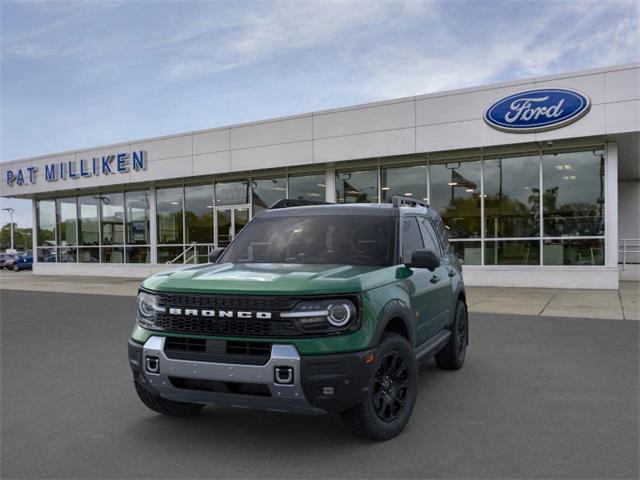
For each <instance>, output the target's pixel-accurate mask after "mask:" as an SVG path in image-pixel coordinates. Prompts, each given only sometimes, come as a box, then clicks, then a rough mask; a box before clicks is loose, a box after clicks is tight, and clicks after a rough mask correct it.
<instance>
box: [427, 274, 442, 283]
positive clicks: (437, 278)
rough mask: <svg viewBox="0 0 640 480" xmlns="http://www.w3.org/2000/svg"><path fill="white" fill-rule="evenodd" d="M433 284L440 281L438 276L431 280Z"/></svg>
mask: <svg viewBox="0 0 640 480" xmlns="http://www.w3.org/2000/svg"><path fill="white" fill-rule="evenodd" d="M429 281H430V282H431V283H438V282H439V281H440V277H439V276H437V275H434V276H433V277H431V280H429Z"/></svg>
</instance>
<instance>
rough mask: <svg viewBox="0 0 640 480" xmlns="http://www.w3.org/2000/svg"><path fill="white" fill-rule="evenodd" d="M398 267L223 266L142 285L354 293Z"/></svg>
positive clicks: (392, 276) (385, 279) (391, 276)
mask: <svg viewBox="0 0 640 480" xmlns="http://www.w3.org/2000/svg"><path fill="white" fill-rule="evenodd" d="M396 270H397V267H368V266H353V265H300V264H273V263H241V264H232V263H222V264H207V265H199V266H195V267H188V268H183V269H181V270H177V271H172V272H161V273H157V274H155V275H153V276H151V277H149V278H148V279H146V280H145V281H144V282H143V283H142V286H143V287H144V288H148V289H150V290H156V291H164V292H190V293H232V294H246V295H315V294H323V293H354V292H362V291H365V290H369V289H371V288H376V287H380V286H383V285H386V284H389V283H392V282H394V281H395V280H396Z"/></svg>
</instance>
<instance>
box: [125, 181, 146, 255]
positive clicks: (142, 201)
mask: <svg viewBox="0 0 640 480" xmlns="http://www.w3.org/2000/svg"><path fill="white" fill-rule="evenodd" d="M148 195H149V194H148V192H125V194H124V199H125V219H126V229H127V242H126V243H127V244H129V245H148V244H149V241H150V240H149V238H150V236H149V196H148ZM127 263H128V260H127ZM132 263H146V262H132Z"/></svg>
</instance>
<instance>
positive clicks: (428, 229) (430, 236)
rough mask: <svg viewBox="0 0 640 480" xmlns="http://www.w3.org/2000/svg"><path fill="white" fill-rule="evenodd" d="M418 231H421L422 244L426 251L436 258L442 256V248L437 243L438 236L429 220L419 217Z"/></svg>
mask: <svg viewBox="0 0 640 480" xmlns="http://www.w3.org/2000/svg"><path fill="white" fill-rule="evenodd" d="M420 230H421V231H422V236H423V237H424V244H425V247H424V248H426V249H427V250H431V251H432V252H433V253H435V254H436V255H438V256H442V247H441V245H440V242H439V241H438V236H437V235H436V232H435V231H434V229H433V224H432V223H431V220H429V219H428V218H426V217H420Z"/></svg>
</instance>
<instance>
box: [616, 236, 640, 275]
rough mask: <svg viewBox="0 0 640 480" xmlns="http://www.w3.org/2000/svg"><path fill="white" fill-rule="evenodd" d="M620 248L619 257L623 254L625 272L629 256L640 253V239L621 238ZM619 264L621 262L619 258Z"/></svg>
mask: <svg viewBox="0 0 640 480" xmlns="http://www.w3.org/2000/svg"><path fill="white" fill-rule="evenodd" d="M618 247H619V248H618V255H620V254H622V269H623V270H624V269H625V267H626V266H627V254H628V253H640V238H621V239H620V240H619V245H618ZM618 262H620V259H619V258H618ZM633 263H636V262H633Z"/></svg>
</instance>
